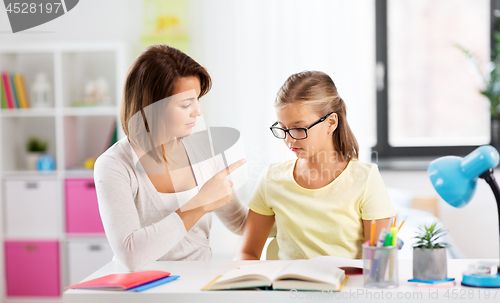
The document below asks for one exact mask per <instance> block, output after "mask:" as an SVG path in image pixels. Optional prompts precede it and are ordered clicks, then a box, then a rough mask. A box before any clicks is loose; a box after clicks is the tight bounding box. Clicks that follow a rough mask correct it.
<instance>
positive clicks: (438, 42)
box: [372, 0, 497, 159]
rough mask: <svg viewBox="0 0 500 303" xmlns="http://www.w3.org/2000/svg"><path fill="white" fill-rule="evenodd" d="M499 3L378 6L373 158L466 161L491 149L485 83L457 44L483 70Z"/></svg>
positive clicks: (426, 0)
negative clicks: (485, 148) (471, 154)
mask: <svg viewBox="0 0 500 303" xmlns="http://www.w3.org/2000/svg"><path fill="white" fill-rule="evenodd" d="M496 2H497V1H495V0H493V1H491V3H490V0H440V1H433V0H405V1H399V0H377V1H376V39H377V41H376V57H377V69H376V70H377V145H376V146H375V147H374V148H373V150H374V151H375V152H376V153H372V156H373V155H376V156H378V157H379V158H382V159H383V158H397V157H421V156H427V157H437V156H442V155H448V154H451V155H465V154H467V153H469V152H470V151H472V150H473V149H475V148H476V147H477V146H478V145H482V144H489V142H490V114H489V107H488V106H489V103H488V100H487V98H486V97H484V96H482V95H481V94H480V93H479V90H480V89H481V88H482V83H480V81H478V78H479V75H478V74H477V73H475V70H474V69H473V68H472V67H473V64H472V63H471V62H470V60H469V59H467V56H466V55H465V54H464V53H463V51H462V50H460V48H459V47H457V45H460V46H462V47H463V48H465V49H467V50H470V51H471V52H472V53H474V55H475V56H476V58H477V59H478V62H479V65H480V66H481V67H484V66H485V65H486V63H487V62H488V61H489V58H490V28H491V26H492V24H493V23H494V22H490V15H491V12H492V11H493V10H494V6H495V3H496ZM491 19H492V20H493V21H495V19H496V18H495V17H492V18H491ZM483 74H484V70H483Z"/></svg>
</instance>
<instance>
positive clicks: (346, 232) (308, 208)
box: [248, 159, 396, 260]
mask: <svg viewBox="0 0 500 303" xmlns="http://www.w3.org/2000/svg"><path fill="white" fill-rule="evenodd" d="M296 161H297V159H293V160H289V161H286V162H281V163H274V164H271V165H269V166H268V167H267V168H266V169H265V170H264V172H263V173H262V175H261V177H260V179H259V181H258V183H257V188H256V190H255V192H254V194H253V196H252V199H251V200H250V203H249V205H248V206H249V208H250V209H251V210H252V211H254V212H256V213H258V214H261V215H266V216H273V215H274V216H275V220H276V227H277V236H276V238H277V241H278V246H279V253H278V257H279V259H281V260H294V259H310V258H313V257H316V256H323V255H332V256H340V257H345V258H352V259H360V258H362V251H361V245H362V244H363V242H364V232H363V221H362V220H372V219H383V218H388V217H390V216H394V215H395V214H396V212H395V211H394V208H393V207H392V204H391V201H390V200H389V195H388V194H387V190H386V188H385V185H384V181H383V180H382V176H381V175H380V173H379V171H378V166H377V165H376V164H371V163H363V162H360V161H359V160H357V159H351V160H350V161H349V163H348V164H347V167H346V168H345V170H344V171H343V172H342V173H341V174H340V175H339V176H338V177H337V178H336V179H334V180H333V181H332V182H331V183H330V184H328V185H326V186H324V187H322V188H318V189H306V188H303V187H302V186H300V185H298V184H297V182H296V181H295V179H294V178H293V170H294V167H295V163H296Z"/></svg>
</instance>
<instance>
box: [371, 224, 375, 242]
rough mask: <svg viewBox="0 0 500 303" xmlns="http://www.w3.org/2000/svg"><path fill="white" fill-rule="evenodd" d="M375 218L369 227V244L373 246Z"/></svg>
mask: <svg viewBox="0 0 500 303" xmlns="http://www.w3.org/2000/svg"><path fill="white" fill-rule="evenodd" d="M374 241H375V220H372V223H371V229H370V246H374V245H375V243H374Z"/></svg>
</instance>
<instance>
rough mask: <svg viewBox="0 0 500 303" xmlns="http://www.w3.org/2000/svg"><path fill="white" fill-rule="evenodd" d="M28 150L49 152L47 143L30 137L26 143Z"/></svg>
mask: <svg viewBox="0 0 500 303" xmlns="http://www.w3.org/2000/svg"><path fill="white" fill-rule="evenodd" d="M26 150H27V151H29V152H42V153H43V152H45V151H46V150H47V141H46V140H43V139H41V138H38V137H29V138H28V140H27V141H26Z"/></svg>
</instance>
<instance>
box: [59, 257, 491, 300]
mask: <svg viewBox="0 0 500 303" xmlns="http://www.w3.org/2000/svg"><path fill="white" fill-rule="evenodd" d="M477 261H479V260H472V259H452V260H448V277H450V278H455V279H456V281H457V285H456V286H455V287H454V288H450V289H429V288H417V287H416V286H415V285H413V284H412V283H409V282H408V279H411V278H412V276H413V273H412V261H411V260H399V287H398V288H395V289H371V288H370V289H369V288H364V287H363V276H362V275H356V276H350V277H349V279H348V281H347V283H346V285H345V287H344V289H343V290H342V291H341V292H337V293H326V292H325V293H320V292H290V291H241V290H239V291H202V290H201V288H202V287H203V286H205V285H206V284H207V283H209V282H210V281H211V280H213V279H214V278H215V277H216V276H217V275H222V274H224V273H226V272H227V271H229V270H231V269H235V268H237V267H238V266H240V265H242V264H250V263H249V262H268V261H199V262H196V261H182V262H175V261H158V262H155V263H153V264H150V265H149V266H146V267H144V268H143V269H142V270H163V271H168V272H170V273H171V274H173V275H179V276H180V278H179V279H177V280H175V281H172V282H169V283H166V284H163V285H160V286H157V287H154V288H151V289H148V290H146V291H143V292H139V293H135V292H126V291H116V292H114V291H97V290H75V289H71V290H67V291H65V292H64V294H63V302H65V303H88V302H92V303H99V302H120V303H129V302H140V303H150V302H151V303H153V302H162V303H165V302H183V303H184V302H203V303H210V302H214V303H221V302H236V303H244V302H252V303H254V302H259V303H263V302H272V303H278V302H308V301H319V302H328V301H344V302H345V301H350V302H353V301H355V302H373V301H374V300H384V301H385V302H386V301H387V300H389V301H390V300H394V302H401V301H403V302H405V303H406V302H419V303H422V302H427V301H434V302H443V301H445V302H480V301H481V302H500V289H498V288H497V289H494V288H492V289H487V288H470V287H464V286H462V285H461V284H460V282H461V280H462V272H463V271H464V270H465V269H466V268H467V266H468V264H470V263H474V262H477ZM489 261H494V262H498V260H489ZM123 272H127V271H126V270H125V269H124V268H123V267H122V266H121V265H120V264H118V263H115V262H110V263H108V264H107V265H105V266H104V267H102V268H101V269H99V270H98V271H96V272H95V273H93V274H92V275H90V276H89V277H87V278H86V279H85V280H89V279H94V278H98V277H101V276H105V275H108V274H112V273H123Z"/></svg>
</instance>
